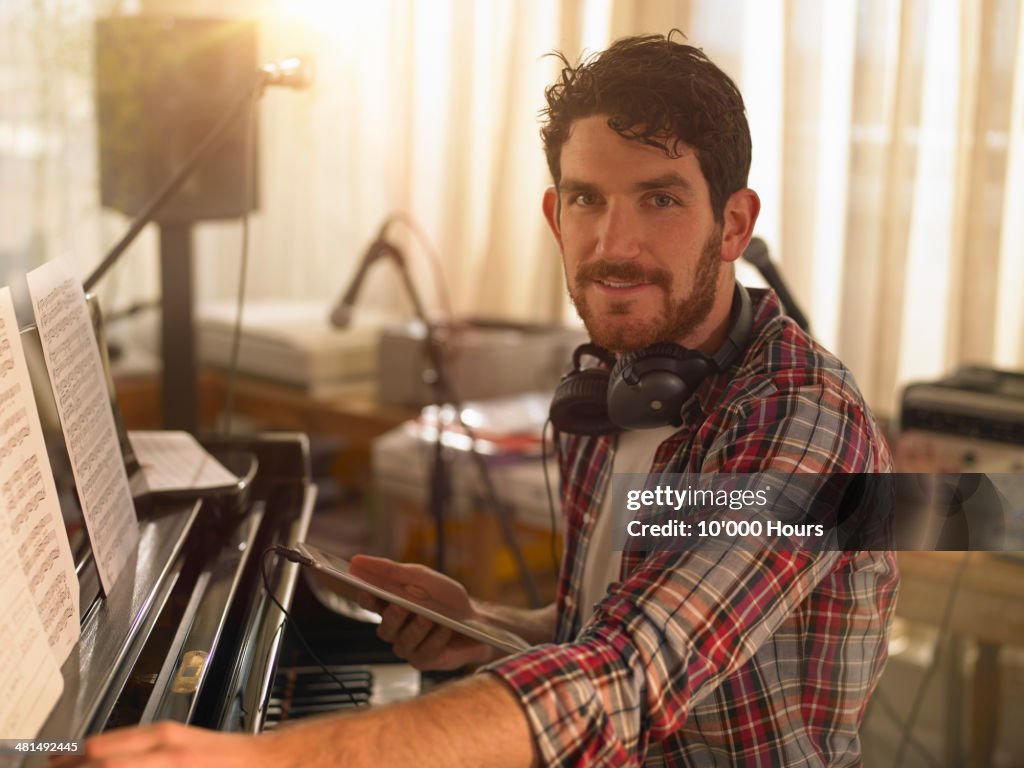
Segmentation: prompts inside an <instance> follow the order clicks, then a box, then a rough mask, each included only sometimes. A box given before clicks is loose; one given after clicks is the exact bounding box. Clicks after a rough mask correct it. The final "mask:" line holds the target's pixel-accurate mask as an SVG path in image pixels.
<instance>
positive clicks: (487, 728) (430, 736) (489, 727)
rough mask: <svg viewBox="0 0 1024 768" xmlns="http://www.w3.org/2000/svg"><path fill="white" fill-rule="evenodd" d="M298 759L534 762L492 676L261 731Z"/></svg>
mask: <svg viewBox="0 0 1024 768" xmlns="http://www.w3.org/2000/svg"><path fill="white" fill-rule="evenodd" d="M266 738H267V739H268V740H270V741H273V742H274V747H275V748H274V749H273V750H272V751H273V752H274V753H275V754H280V753H281V751H285V752H287V753H289V754H292V753H294V754H295V755H296V757H298V756H300V755H301V756H302V758H303V760H302V761H301V763H300V762H296V763H295V765H300V764H301V765H304V766H319V765H324V766H328V765H340V764H342V763H344V764H345V765H353V766H362V765H372V766H375V768H390V767H391V766H395V767H396V768H397V767H398V766H403V767H404V766H409V765H416V766H418V768H430V766H439V768H449V767H451V766H479V765H486V766H494V767H495V768H506V767H507V768H525V767H526V766H532V765H538V764H539V762H538V759H537V755H536V753H535V747H534V742H533V736H532V733H531V731H530V728H529V726H528V723H527V720H526V715H525V713H524V712H523V710H522V708H521V707H520V705H519V702H518V700H517V699H516V698H515V696H513V694H512V692H511V691H510V690H509V689H508V688H507V687H506V686H505V685H504V684H503V683H502V682H501V681H500V680H499V679H498V678H496V677H494V676H492V675H488V674H481V675H477V676H474V677H471V678H467V679H465V680H462V681H459V682H457V683H453V684H451V685H447V686H445V687H444V688H442V689H441V690H439V691H437V692H435V693H431V694H428V695H426V696H421V697H420V698H417V699H413V700H410V701H407V702H403V703H402V704H397V705H395V706H392V707H385V708H382V709H379V710H374V711H372V712H365V713H359V714H353V715H347V716H342V717H338V716H328V717H325V718H321V719H318V720H312V721H307V722H305V723H303V724H301V725H297V726H295V727H293V728H286V729H282V730H280V731H277V732H275V733H273V734H270V735H268V736H267V737H266Z"/></svg>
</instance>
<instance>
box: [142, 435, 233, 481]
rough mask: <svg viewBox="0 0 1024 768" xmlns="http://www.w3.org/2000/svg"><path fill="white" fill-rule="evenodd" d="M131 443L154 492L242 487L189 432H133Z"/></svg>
mask: <svg viewBox="0 0 1024 768" xmlns="http://www.w3.org/2000/svg"><path fill="white" fill-rule="evenodd" d="M128 440H129V442H131V444H132V450H133V451H135V458H136V459H138V461H139V464H140V465H142V474H143V475H144V476H145V478H146V487H147V488H149V490H151V491H154V492H156V491H186V490H189V491H202V490H209V489H211V488H224V487H225V486H232V485H236V484H237V483H238V477H237V476H235V475H233V474H231V473H230V472H228V470H226V469H225V468H224V465H223V464H221V463H220V462H219V461H217V460H216V459H215V458H213V456H211V455H210V453H209V451H207V450H206V449H205V448H203V446H201V445H200V444H199V441H198V440H196V439H195V438H194V437H192V435H190V434H189V433H188V432H181V431H176V430H132V431H131V432H129V433H128Z"/></svg>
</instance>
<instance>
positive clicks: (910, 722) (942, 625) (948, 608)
mask: <svg viewBox="0 0 1024 768" xmlns="http://www.w3.org/2000/svg"><path fill="white" fill-rule="evenodd" d="M970 554H971V553H970V552H964V553H963V555H964V556H963V557H962V558H961V560H960V562H959V564H958V565H957V568H956V573H954V574H953V582H952V583H951V584H950V585H949V596H948V597H947V598H946V605H945V606H944V607H943V609H942V619H940V621H939V634H938V636H937V637H936V639H935V652H934V654H933V655H932V659H931V662H930V663H929V664H928V667H927V669H925V671H924V677H923V678H921V682H920V683H919V684H918V686H917V691H916V693H915V694H914V702H913V704H911V707H910V714H908V715H907V722H906V724H905V725H904V728H903V737H902V738H901V739H900V746H899V749H897V750H896V759H895V760H894V761H893V765H894V766H896V767H897V768H899V766H902V765H903V755H904V753H905V752H906V750H907V744H908V743H909V741H910V735H911V733H912V732H913V730H914V725H915V724H916V723H917V716H918V715H919V714H920V711H921V705H922V704H923V703H924V695H925V693H926V692H927V691H928V686H929V685H930V684H931V681H932V677H933V676H934V675H935V670H936V669H938V666H939V660H940V658H941V656H942V654H941V651H942V650H943V645H945V641H946V639H947V636H948V635H949V634H950V625H951V624H952V622H953V605H954V603H955V602H956V595H957V592H958V591H959V590H960V579H961V578H962V577H963V575H964V569H965V567H966V566H967V559H968V558H969V557H970ZM950 757H953V758H955V756H954V755H951V756H950Z"/></svg>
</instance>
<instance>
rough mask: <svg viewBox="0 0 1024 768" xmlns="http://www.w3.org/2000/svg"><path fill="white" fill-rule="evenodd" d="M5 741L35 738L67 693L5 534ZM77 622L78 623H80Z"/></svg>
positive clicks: (0, 661) (0, 688)
mask: <svg viewBox="0 0 1024 768" xmlns="http://www.w3.org/2000/svg"><path fill="white" fill-rule="evenodd" d="M0 605H2V606H3V611H0V739H31V738H34V737H35V735H36V734H37V733H38V732H39V729H40V727H42V725H43V723H44V722H46V718H47V716H48V715H49V714H50V710H51V709H53V706H54V704H56V703H57V699H59V698H60V694H61V692H62V691H63V690H64V678H62V677H61V674H60V668H59V667H58V666H57V660H56V659H55V658H54V657H53V654H52V653H50V648H49V646H48V645H47V643H46V632H45V630H44V629H43V624H42V622H41V621H40V619H39V614H38V613H37V612H36V607H35V605H33V601H32V593H31V592H30V591H29V588H28V582H27V581H26V580H25V574H24V573H22V571H21V566H20V564H19V563H18V556H17V553H16V552H15V551H14V549H13V545H12V544H11V543H10V542H8V541H7V539H6V537H4V536H0ZM76 624H77V622H76Z"/></svg>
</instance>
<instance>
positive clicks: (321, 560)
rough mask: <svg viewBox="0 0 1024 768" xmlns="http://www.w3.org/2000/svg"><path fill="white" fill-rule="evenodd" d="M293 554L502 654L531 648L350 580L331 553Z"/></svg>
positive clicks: (301, 548)
mask: <svg viewBox="0 0 1024 768" xmlns="http://www.w3.org/2000/svg"><path fill="white" fill-rule="evenodd" d="M295 550H296V551H297V552H298V553H299V554H301V555H302V556H303V557H304V558H307V559H308V560H309V562H308V563H305V562H304V563H303V564H305V565H308V566H309V567H310V568H313V569H315V570H317V571H320V572H322V573H325V574H327V575H329V576H331V577H333V578H335V579H338V580H339V581H341V582H344V583H345V584H348V585H350V586H352V587H355V588H356V589H357V590H360V591H362V592H366V593H368V594H371V595H373V596H374V597H378V598H380V599H381V600H385V601H387V602H389V603H392V604H393V605H397V606H399V607H401V608H405V609H406V610H407V611H411V612H412V613H415V614H417V615H419V616H423V617H425V618H428V619H430V620H431V621H433V622H435V623H437V624H440V625H441V626H443V627H448V629H450V630H452V631H453V632H458V633H459V634H460V635H465V636H466V637H469V638H472V639H473V640H478V641H480V642H481V643H486V644H487V645H490V646H492V647H493V648H497V649H498V650H500V651H504V652H505V653H519V652H520V651H525V650H526V649H527V648H529V647H530V644H529V643H527V642H526V641H525V640H524V639H523V638H521V637H520V636H519V635H517V634H515V633H513V632H508V631H507V630H504V629H501V628H499V627H492V626H490V625H488V624H484V623H482V622H479V621H474V620H472V619H456V618H454V617H453V616H449V615H447V614H446V613H444V612H443V610H442V609H441V607H440V606H437V605H430V604H429V603H428V602H427V601H417V600H413V599H412V598H409V597H406V596H405V595H400V594H398V593H396V592H394V591H393V588H389V585H385V584H374V583H371V582H369V581H366V580H364V579H361V578H359V577H358V576H353V575H352V574H351V573H350V572H349V563H348V560H346V559H345V558H343V557H338V556H337V555H333V554H331V553H330V552H325V551H324V550H322V549H320V548H319V547H315V546H313V545H312V544H307V543H305V542H299V543H298V544H296V545H295Z"/></svg>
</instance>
